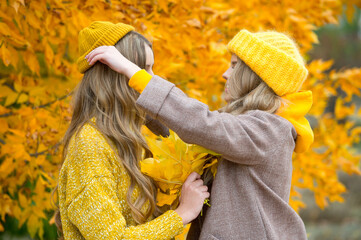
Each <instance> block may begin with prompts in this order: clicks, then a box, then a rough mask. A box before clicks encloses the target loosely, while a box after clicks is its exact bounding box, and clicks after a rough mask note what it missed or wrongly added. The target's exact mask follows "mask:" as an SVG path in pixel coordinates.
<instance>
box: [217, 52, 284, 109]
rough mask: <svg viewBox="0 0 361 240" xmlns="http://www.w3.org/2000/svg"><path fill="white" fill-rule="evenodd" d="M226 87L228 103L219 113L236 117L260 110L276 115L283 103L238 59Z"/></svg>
mask: <svg viewBox="0 0 361 240" xmlns="http://www.w3.org/2000/svg"><path fill="white" fill-rule="evenodd" d="M227 85H228V88H227V89H228V94H229V96H230V101H229V103H228V104H227V105H226V106H225V107H223V108H221V109H220V112H227V113H231V114H234V115H238V114H242V113H245V112H247V111H250V110H262V111H265V112H269V113H276V112H277V110H278V109H279V108H280V107H281V105H282V103H283V100H282V98H281V97H280V96H278V95H277V94H276V93H275V92H274V91H273V90H272V88H270V87H269V86H268V85H267V84H266V83H265V82H264V81H263V80H262V79H261V78H260V77H259V76H258V75H257V74H256V73H255V72H254V71H253V70H252V69H251V68H250V67H249V66H248V65H247V64H246V63H244V62H243V61H242V60H241V59H240V58H238V57H237V64H236V66H235V67H234V70H233V72H232V74H231V76H230V77H229V79H228V80H227Z"/></svg>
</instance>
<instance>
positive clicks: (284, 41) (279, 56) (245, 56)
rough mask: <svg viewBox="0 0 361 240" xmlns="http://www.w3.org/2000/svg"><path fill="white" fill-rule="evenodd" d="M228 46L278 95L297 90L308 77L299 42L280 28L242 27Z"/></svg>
mask: <svg viewBox="0 0 361 240" xmlns="http://www.w3.org/2000/svg"><path fill="white" fill-rule="evenodd" d="M228 49H229V51H231V52H232V53H235V54H236V55H237V56H238V57H239V58H240V59H241V60H242V61H244V62H245V63H246V64H247V65H248V66H249V67H250V68H251V69H252V70H253V71H254V72H255V73H257V75H258V76H260V78H261V79H262V80H263V81H265V82H266V83H267V85H268V86H270V87H271V88H272V89H273V90H274V91H275V93H276V94H277V95H279V96H284V95H286V94H289V93H295V92H297V91H298V90H299V89H300V88H301V86H302V84H303V82H304V81H305V80H306V78H307V74H308V71H307V69H306V67H305V63H304V61H303V58H302V57H301V55H300V53H299V51H298V48H297V46H296V44H295V43H294V42H293V41H292V40H291V39H290V38H289V37H287V36H286V35H284V34H282V33H279V32H273V31H269V32H258V33H250V32H249V31H247V30H241V31H240V32H239V33H238V34H237V35H236V36H235V37H234V38H233V39H232V40H231V41H230V42H229V44H228Z"/></svg>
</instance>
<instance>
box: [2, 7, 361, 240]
mask: <svg viewBox="0 0 361 240" xmlns="http://www.w3.org/2000/svg"><path fill="white" fill-rule="evenodd" d="M355 5H356V6H358V7H361V1H360V0H312V1H301V0H268V1H260V0H248V1H238V0H227V1H226V0H213V1H207V0H205V1H201V0H170V1H168V0H137V1H132V0H114V1H110V0H75V1H60V0H47V1H44V0H39V1H31V0H7V1H2V3H1V4H0V124H1V125H0V216H1V222H2V223H4V221H5V216H7V215H8V216H11V217H14V218H16V219H18V220H19V225H23V224H25V223H26V226H27V229H28V232H29V234H30V235H31V237H34V236H35V235H38V236H39V237H40V238H42V237H43V232H44V231H43V220H44V219H46V220H49V219H51V217H52V207H51V205H50V202H49V198H50V191H51V189H52V188H54V187H55V185H56V179H57V177H58V172H59V168H60V165H61V161H62V159H61V150H62V149H61V145H60V144H59V142H60V140H61V138H62V136H63V134H64V133H65V130H66V129H67V126H68V123H69V120H70V116H71V109H70V106H69V102H70V95H71V92H72V89H73V88H74V87H75V86H76V84H77V83H78V81H79V80H80V79H81V74H80V73H79V72H78V71H77V68H76V64H75V60H76V59H77V57H78V54H77V51H78V49H77V34H78V32H79V30H80V29H82V28H84V27H86V26H88V25H89V24H90V23H91V22H92V21H94V20H106V21H112V22H124V23H128V24H131V25H133V26H134V27H135V28H136V29H137V31H138V32H140V33H142V34H144V35H145V36H146V37H147V38H149V39H151V40H152V41H153V44H154V52H155V67H154V72H155V73H156V74H158V75H160V76H163V77H166V78H167V79H169V80H170V81H172V82H174V83H175V84H177V85H178V86H179V87H181V88H182V89H183V90H184V91H185V92H187V93H188V95H189V96H190V97H194V98H197V99H199V100H200V101H202V102H204V103H207V104H208V105H209V106H210V107H211V109H217V108H219V107H220V106H222V105H223V104H224V102H223V101H222V99H221V98H220V96H221V94H222V92H223V87H224V80H222V78H221V75H222V73H223V72H224V71H225V70H226V68H227V67H228V62H229V59H230V55H229V53H228V52H227V50H226V44H227V42H228V41H229V40H230V39H231V38H232V36H234V35H235V34H236V33H237V32H238V31H239V30H240V29H242V28H247V29H249V30H250V31H258V30H267V29H273V30H278V31H283V32H287V33H288V34H289V35H290V36H292V37H293V38H294V39H295V40H296V42H297V43H298V44H299V46H300V50H301V52H302V54H304V56H305V57H306V58H307V52H308V51H309V50H310V49H311V48H312V45H313V44H316V43H317V42H318V39H317V35H316V34H315V33H314V30H315V29H317V28H318V27H320V26H323V25H325V24H329V23H331V24H337V22H338V17H339V16H340V14H341V13H342V11H343V7H345V12H346V14H347V16H348V18H349V20H350V19H351V18H352V16H353V11H354V10H353V7H354V6H355ZM331 65H332V62H331V61H321V60H315V61H311V62H309V63H308V69H309V72H310V74H309V78H308V80H307V81H306V84H305V86H304V88H305V89H310V90H312V91H313V93H314V100H315V101H314V106H313V108H312V109H311V112H310V115H309V117H310V119H311V123H312V127H313V129H314V131H315V143H314V144H313V146H312V150H310V151H309V152H307V153H305V154H298V155H295V156H294V173H293V188H292V191H291V198H290V204H291V206H292V207H293V208H294V209H296V210H298V209H299V208H300V207H303V206H304V205H303V203H302V196H301V195H300V194H299V193H298V192H297V191H298V189H300V188H306V189H309V190H311V191H313V192H314V194H315V200H316V202H317V204H318V205H319V206H320V207H321V208H323V207H325V206H327V204H328V201H342V196H341V194H342V193H344V192H345V191H346V190H345V187H344V186H343V185H342V184H341V183H340V182H339V180H338V178H337V171H344V172H346V173H348V174H353V173H357V174H359V173H360V169H359V162H360V156H359V155H356V154H355V153H354V152H353V150H352V145H353V144H354V143H356V142H358V141H359V136H360V129H359V128H356V127H355V126H354V123H353V122H352V121H351V119H350V118H349V117H350V116H352V115H356V114H360V112H359V113H357V112H356V111H357V109H356V107H355V106H352V105H350V104H351V103H350V100H351V98H352V97H353V96H355V95H357V96H360V88H361V81H360V77H361V70H360V69H346V70H342V71H331V72H329V69H330V67H331ZM338 91H342V92H343V93H344V97H342V96H341V95H339V94H338ZM330 97H335V98H337V100H336V104H335V110H334V113H333V112H328V111H326V107H327V105H328V100H329V98H330ZM50 223H53V221H50ZM2 230H4V227H3V225H2V224H1V223H0V231H2Z"/></svg>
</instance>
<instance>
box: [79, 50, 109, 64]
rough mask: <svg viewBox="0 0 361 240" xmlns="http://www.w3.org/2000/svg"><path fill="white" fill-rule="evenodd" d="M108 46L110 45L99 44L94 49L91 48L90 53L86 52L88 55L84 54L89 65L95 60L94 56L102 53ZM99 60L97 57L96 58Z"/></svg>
mask: <svg viewBox="0 0 361 240" xmlns="http://www.w3.org/2000/svg"><path fill="white" fill-rule="evenodd" d="M109 47H111V46H100V47H97V48H96V49H94V50H92V51H91V52H90V53H88V55H86V56H85V58H86V59H87V60H88V63H89V65H92V64H94V63H95V62H96V61H94V60H95V59H94V58H95V57H96V56H97V55H99V54H102V53H104V52H105V51H106V50H107V49H108V48H109ZM98 60H99V58H98Z"/></svg>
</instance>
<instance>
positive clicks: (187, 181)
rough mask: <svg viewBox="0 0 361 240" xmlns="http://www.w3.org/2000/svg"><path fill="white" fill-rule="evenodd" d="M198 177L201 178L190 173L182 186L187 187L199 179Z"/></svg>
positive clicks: (196, 174)
mask: <svg viewBox="0 0 361 240" xmlns="http://www.w3.org/2000/svg"><path fill="white" fill-rule="evenodd" d="M200 177H201V175H199V174H198V173H196V172H192V173H191V174H189V176H188V178H187V179H186V181H185V182H184V185H188V184H190V183H192V182H194V181H195V180H197V179H199V178H200Z"/></svg>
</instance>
